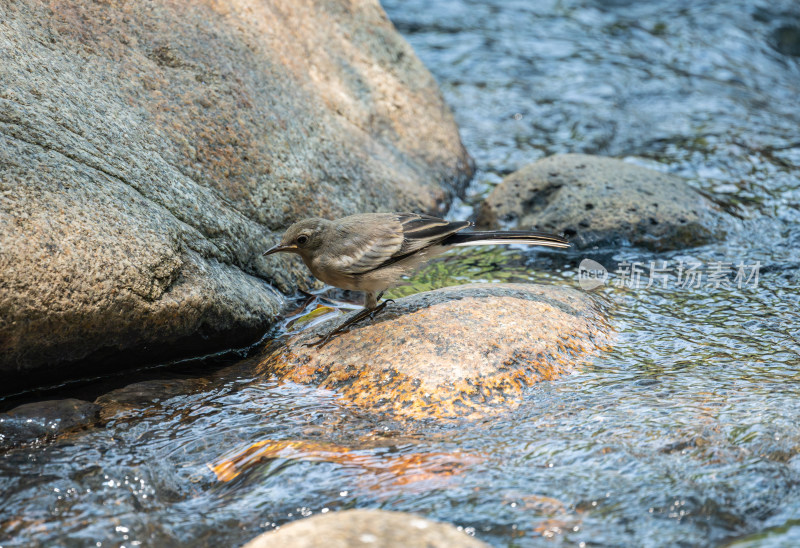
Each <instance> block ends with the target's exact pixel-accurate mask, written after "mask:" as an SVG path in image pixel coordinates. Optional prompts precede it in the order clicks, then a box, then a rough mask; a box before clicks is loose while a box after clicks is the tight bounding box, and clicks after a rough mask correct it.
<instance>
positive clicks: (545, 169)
mask: <svg viewBox="0 0 800 548" xmlns="http://www.w3.org/2000/svg"><path fill="white" fill-rule="evenodd" d="M477 224H478V226H479V227H483V228H489V227H493V228H494V227H498V226H501V225H502V226H504V227H507V228H533V229H538V230H546V231H551V232H559V233H563V234H565V235H566V236H567V237H568V238H569V239H570V241H571V242H572V243H573V244H575V245H577V246H578V247H583V248H585V247H590V246H593V245H603V244H619V243H625V242H627V243H631V244H634V245H640V246H643V247H647V248H650V249H656V250H666V249H678V248H684V247H691V246H697V245H702V244H705V243H708V242H710V241H714V240H719V239H721V238H723V237H724V236H725V231H724V221H723V213H722V212H721V210H720V209H719V208H718V207H717V206H716V205H715V204H713V203H712V202H711V201H710V200H708V199H707V198H705V197H704V196H703V195H702V194H700V192H698V191H697V190H695V189H693V188H692V187H690V186H689V185H688V184H687V183H686V181H684V180H683V179H681V178H680V177H676V176H674V175H669V174H665V173H660V172H658V171H653V170H652V169H647V168H644V167H640V166H636V165H632V164H629V163H626V162H623V161H621V160H616V159H613V158H602V157H599V156H588V155H585V154H559V155H555V156H551V157H549V158H545V159H543V160H539V161H538V162H535V163H533V164H530V165H528V166H526V167H524V168H522V169H520V170H519V171H516V172H514V173H512V174H511V175H509V176H508V177H506V178H505V179H504V180H503V182H502V183H500V184H499V185H498V186H497V187H496V188H495V189H494V190H493V191H492V193H491V194H490V195H489V197H488V198H487V199H486V200H485V201H484V202H483V204H482V205H481V208H480V211H479V215H478V222H477Z"/></svg>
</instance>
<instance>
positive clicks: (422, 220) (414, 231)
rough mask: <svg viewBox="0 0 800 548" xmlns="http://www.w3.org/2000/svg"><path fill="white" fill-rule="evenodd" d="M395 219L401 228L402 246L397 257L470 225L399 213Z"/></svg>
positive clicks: (433, 242)
mask: <svg viewBox="0 0 800 548" xmlns="http://www.w3.org/2000/svg"><path fill="white" fill-rule="evenodd" d="M397 217H398V220H399V221H400V226H402V227H403V245H402V247H401V248H400V251H399V252H398V253H397V255H406V254H408V253H412V252H414V251H417V250H418V249H422V248H424V247H428V246H429V245H433V244H435V243H438V242H440V241H441V240H443V239H445V238H447V237H448V236H450V235H451V234H454V233H456V232H458V231H459V230H464V229H465V228H467V227H468V226H470V225H471V224H472V223H470V222H469V221H455V222H450V221H445V220H444V219H439V218H437V217H431V216H430V215H417V214H415V213H401V214H399V215H398V216H397Z"/></svg>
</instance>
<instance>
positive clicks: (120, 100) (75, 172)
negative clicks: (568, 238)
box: [0, 0, 470, 376]
mask: <svg viewBox="0 0 800 548" xmlns="http://www.w3.org/2000/svg"><path fill="white" fill-rule="evenodd" d="M0 35H2V36H3V41H2V43H1V44H0V55H1V56H2V59H3V62H2V64H0V195H2V199H0V240H2V242H3V246H2V250H1V252H0V272H2V280H0V282H1V283H0V371H2V372H3V374H4V375H10V374H14V375H17V376H20V375H21V374H23V373H25V372H29V371H32V370H35V369H36V368H41V367H45V366H47V367H48V368H49V373H50V374H51V376H56V374H57V373H63V375H62V376H74V374H77V373H78V372H77V371H76V372H73V371H72V369H71V368H72V365H71V364H76V363H78V362H80V363H88V362H92V363H94V364H95V365H96V367H97V369H99V370H108V369H113V368H116V367H119V366H120V365H121V361H120V360H117V359H116V357H119V356H121V355H129V353H130V352H129V351H131V350H143V353H142V356H139V358H142V357H143V356H144V357H146V359H149V360H158V359H162V358H163V356H162V355H158V356H157V355H156V352H155V350H156V349H159V350H161V351H163V353H166V354H169V352H172V353H173V354H174V353H178V354H180V353H181V352H182V351H183V352H186V351H188V350H182V348H181V344H182V343H186V344H185V348H186V349H189V348H192V347H194V348H193V350H195V351H196V350H197V345H199V344H200V343H203V344H205V345H206V346H208V347H216V348H219V347H220V346H227V347H230V346H236V345H242V344H243V343H244V342H245V340H248V341H252V340H253V338H254V337H255V334H256V333H258V332H259V331H261V332H263V328H264V327H265V326H266V325H268V324H269V323H270V322H271V321H272V319H273V318H274V317H275V315H276V314H277V312H278V309H279V307H280V296H279V295H278V294H277V293H276V292H275V291H274V290H273V289H272V288H271V287H270V286H269V285H268V284H267V283H266V282H265V281H264V280H267V281H269V282H273V283H274V284H276V285H277V286H278V287H279V288H281V289H288V288H290V287H294V286H295V284H296V283H297V282H298V280H300V279H302V278H305V277H306V276H307V273H306V272H305V270H304V269H302V268H300V267H299V265H298V264H297V263H294V262H289V261H288V260H287V259H286V258H284V257H275V258H270V259H266V258H263V257H261V255H260V252H261V251H263V250H264V249H266V248H267V247H268V246H269V245H271V244H272V243H274V240H275V239H276V237H277V236H276V234H277V233H279V232H281V231H282V229H283V228H284V227H286V226H287V225H288V224H290V223H291V222H293V221H295V220H297V218H299V217H303V216H307V215H308V214H310V213H312V212H313V213H314V214H316V215H323V216H331V217H335V216H339V215H344V214H349V213H355V212H357V211H364V210H376V209H414V210H420V211H434V210H437V208H438V207H439V206H440V205H442V204H443V203H445V202H447V201H448V199H449V198H450V197H451V196H452V195H453V194H454V193H455V192H456V190H457V189H458V188H460V186H461V185H462V184H463V183H464V181H465V180H466V179H467V178H468V174H469V171H470V168H469V158H468V156H467V154H466V152H465V151H464V149H463V147H462V145H461V142H460V140H459V138H458V131H457V128H456V126H455V124H454V122H453V119H452V115H451V113H450V111H449V110H448V108H447V107H446V105H445V104H444V102H443V100H442V97H441V94H440V93H439V90H438V88H437V86H436V83H435V81H434V79H433V78H432V76H431V75H430V74H429V73H428V71H427V70H426V69H425V67H424V66H423V65H422V64H421V63H420V62H419V60H418V59H417V58H416V56H415V55H414V53H413V51H412V49H411V48H410V47H409V46H408V44H407V43H406V42H405V41H404V40H403V39H402V38H401V37H400V36H399V34H397V32H396V31H395V29H394V27H393V26H392V25H391V23H390V22H389V21H388V19H387V18H386V16H385V14H384V12H383V11H382V9H381V8H380V6H379V4H378V3H377V2H376V1H371V0H364V1H359V2H356V3H343V2H338V1H336V0H332V1H326V2H322V3H319V2H301V3H299V4H298V3H296V2H283V1H280V0H276V1H272V2H265V3H260V4H258V5H252V4H251V3H248V2H241V1H234V2H223V3H219V2H205V1H202V2H197V3H193V4H191V5H184V4H181V3H171V2H162V1H156V2H143V1H141V2H140V1H136V2H132V3H126V4H124V5H119V4H115V3H96V2H83V1H79V2H72V1H70V2H63V1H57V2H52V3H47V4H44V3H40V2H34V1H21V2H13V3H2V4H0ZM145 347H147V348H146V349H145ZM145 350H146V351H145ZM163 353H162V354H163ZM109 356H111V357H115V359H110V360H109V359H106V358H108V357H109ZM140 361H141V360H140Z"/></svg>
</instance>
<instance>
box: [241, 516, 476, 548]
mask: <svg viewBox="0 0 800 548" xmlns="http://www.w3.org/2000/svg"><path fill="white" fill-rule="evenodd" d="M271 546H284V547H286V548H352V547H355V546H381V547H386V548H394V547H397V548H400V547H403V548H405V547H408V548H417V547H418V548H450V547H455V546H458V547H463V548H486V547H488V546H489V545H488V544H486V543H485V542H482V541H480V540H478V539H475V538H473V537H471V536H469V535H467V534H466V533H464V532H462V531H459V530H458V529H456V528H455V527H454V526H452V525H448V524H446V523H439V522H436V521H431V520H429V519H425V518H422V517H419V516H415V515H413V514H406V513H403V512H386V511H383V510H345V511H343V512H331V513H327V514H321V515H317V516H313V517H310V518H307V519H303V520H300V521H295V522H293V523H290V524H288V525H284V526H282V527H281V528H280V529H279V530H278V531H272V532H269V533H264V534H263V535H261V536H259V537H257V538H255V539H253V540H251V541H250V542H248V543H247V544H246V545H245V546H244V548H267V547H271Z"/></svg>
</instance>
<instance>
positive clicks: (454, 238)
mask: <svg viewBox="0 0 800 548" xmlns="http://www.w3.org/2000/svg"><path fill="white" fill-rule="evenodd" d="M441 243H442V245H447V246H466V245H497V244H523V245H541V246H545V247H562V248H563V247H569V246H570V243H569V242H568V241H567V240H565V239H564V238H562V237H561V236H556V235H555V234H550V233H548V232H536V231H523V230H483V231H475V232H456V233H455V234H451V235H450V236H448V237H447V238H445V239H444V240H443V241H442V242H441Z"/></svg>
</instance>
